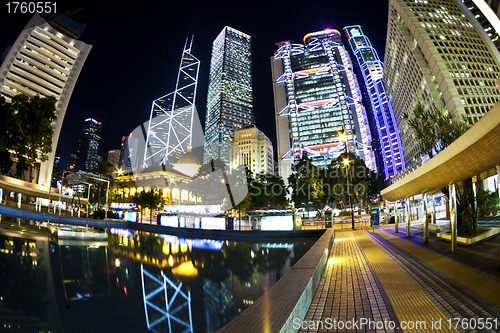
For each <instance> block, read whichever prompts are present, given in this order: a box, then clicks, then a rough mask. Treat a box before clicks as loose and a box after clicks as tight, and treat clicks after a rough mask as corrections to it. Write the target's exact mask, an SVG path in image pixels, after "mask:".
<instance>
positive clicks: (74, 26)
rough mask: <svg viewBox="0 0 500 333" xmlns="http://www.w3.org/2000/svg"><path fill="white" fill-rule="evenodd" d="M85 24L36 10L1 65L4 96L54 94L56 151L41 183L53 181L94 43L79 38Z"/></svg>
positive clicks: (43, 165)
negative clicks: (74, 94)
mask: <svg viewBox="0 0 500 333" xmlns="http://www.w3.org/2000/svg"><path fill="white" fill-rule="evenodd" d="M85 26H86V25H85V24H79V23H77V22H75V21H73V20H72V19H70V18H69V17H67V16H65V15H62V14H56V16H55V17H51V18H50V19H49V22H46V21H45V20H44V19H43V18H42V17H41V16H40V15H38V14H35V15H34V16H33V18H32V19H31V20H30V21H29V22H28V24H27V25H26V27H25V28H24V30H23V31H22V32H21V34H20V35H19V37H18V38H17V40H16V41H15V43H14V45H13V46H12V48H11V49H10V51H9V53H8V54H7V57H6V58H5V60H4V62H3V64H2V66H1V67H0V96H3V97H5V98H6V100H7V101H10V100H11V98H12V97H14V96H15V95H17V94H24V95H26V96H29V97H33V96H35V95H37V94H39V95H41V96H54V97H55V98H56V100H57V102H56V116H57V119H56V120H55V121H54V122H53V123H52V127H53V129H54V134H53V136H52V152H51V153H49V154H48V155H47V156H46V160H45V162H42V163H41V165H40V172H39V174H38V184H40V185H49V184H50V181H51V179H52V169H53V164H54V156H55V153H56V148H57V143H58V141H59V134H60V132H61V127H62V123H63V121H64V115H65V114H66V108H67V107H68V103H69V100H70V98H71V94H72V92H73V88H74V87H75V84H76V81H77V79H78V76H79V75H80V71H81V69H82V67H83V64H84V63H85V60H86V59H87V56H88V54H89V52H90V49H91V48H92V45H89V44H85V43H83V42H81V41H79V40H77V38H78V37H79V36H80V34H81V33H82V32H83V30H84V28H85Z"/></svg>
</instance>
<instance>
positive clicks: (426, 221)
mask: <svg viewBox="0 0 500 333" xmlns="http://www.w3.org/2000/svg"><path fill="white" fill-rule="evenodd" d="M422 204H423V205H424V207H423V208H424V244H427V243H428V242H429V217H428V216H427V193H423V194H422Z"/></svg>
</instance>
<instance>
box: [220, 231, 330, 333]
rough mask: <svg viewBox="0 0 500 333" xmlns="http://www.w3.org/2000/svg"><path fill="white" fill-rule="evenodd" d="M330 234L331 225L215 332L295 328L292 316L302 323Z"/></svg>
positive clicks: (281, 330)
mask: <svg viewBox="0 0 500 333" xmlns="http://www.w3.org/2000/svg"><path fill="white" fill-rule="evenodd" d="M334 237H335V231H334V229H327V230H326V231H325V233H324V234H323V235H322V236H321V237H320V239H319V240H318V241H317V242H316V243H315V244H314V245H313V246H312V247H311V248H310V249H309V251H307V253H306V254H305V255H304V256H303V257H302V258H301V259H300V260H299V261H298V262H297V263H296V264H295V265H294V266H293V267H292V269H290V271H288V272H287V273H286V274H285V276H283V277H282V278H281V279H280V280H279V281H278V282H277V283H276V284H275V285H274V286H272V287H271V289H269V290H268V291H267V292H266V293H265V294H264V295H262V296H261V297H260V298H259V299H258V300H257V301H256V302H255V303H254V304H252V305H251V306H250V307H248V308H247V309H246V310H245V311H243V312H242V313H241V314H240V315H238V316H237V317H236V318H234V319H233V320H232V321H231V322H229V323H228V324H227V325H225V326H224V327H222V328H221V329H220V330H219V331H218V332H221V333H222V332H231V333H232V332H256V333H261V332H297V331H298V329H295V328H294V327H293V324H294V319H295V322H297V320H299V321H298V322H300V323H302V321H303V319H304V317H305V316H306V314H307V311H308V310H309V306H310V305H311V302H312V299H313V297H314V294H315V292H316V289H317V288H318V285H319V281H320V279H321V275H322V274H323V271H324V269H325V266H326V263H327V260H328V255H329V253H330V251H331V250H332V244H333V239H334ZM296 318H298V319H296Z"/></svg>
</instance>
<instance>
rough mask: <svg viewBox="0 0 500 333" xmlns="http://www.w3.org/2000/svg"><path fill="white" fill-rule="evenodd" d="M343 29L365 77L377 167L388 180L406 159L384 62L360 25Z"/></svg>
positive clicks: (366, 99) (403, 166)
mask: <svg viewBox="0 0 500 333" xmlns="http://www.w3.org/2000/svg"><path fill="white" fill-rule="evenodd" d="M344 32H345V33H346V35H347V38H348V40H349V45H350V46H351V50H352V52H353V54H354V58H355V59H356V63H357V65H358V69H359V72H360V73H361V77H362V78H363V80H362V84H361V87H362V88H363V93H364V95H365V101H366V102H367V104H366V105H367V107H368V110H369V112H368V120H369V121H370V123H371V125H372V126H371V129H372V135H373V138H374V140H373V150H374V152H375V156H376V159H377V162H378V169H379V170H380V173H382V174H383V175H384V178H385V179H389V178H390V177H393V176H395V175H396V174H398V173H399V172H400V171H401V170H403V169H404V168H405V162H404V156H403V148H402V146H401V139H400V137H399V131H398V125H397V123H396V119H395V117H394V111H393V109H392V104H391V101H390V100H389V98H388V97H387V92H386V90H385V84H384V79H383V78H384V75H383V67H384V64H383V63H382V61H380V58H379V57H378V54H377V51H376V50H375V49H374V48H373V47H372V45H371V43H370V40H369V39H368V37H366V36H365V35H364V34H363V31H362V30H361V27H360V26H359V25H356V26H349V27H345V28H344Z"/></svg>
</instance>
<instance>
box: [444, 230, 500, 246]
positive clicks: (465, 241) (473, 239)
mask: <svg viewBox="0 0 500 333" xmlns="http://www.w3.org/2000/svg"><path fill="white" fill-rule="evenodd" d="M499 231H500V229H499V228H486V231H485V232H483V233H482V234H479V235H476V236H464V235H458V237H457V243H458V244H462V245H467V246H470V245H474V244H475V243H477V242H480V241H483V240H485V239H488V238H490V237H493V236H495V235H496V234H498V233H499ZM436 236H437V237H438V238H441V239H443V240H445V241H449V242H451V232H450V231H447V232H439V233H437V234H436Z"/></svg>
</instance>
